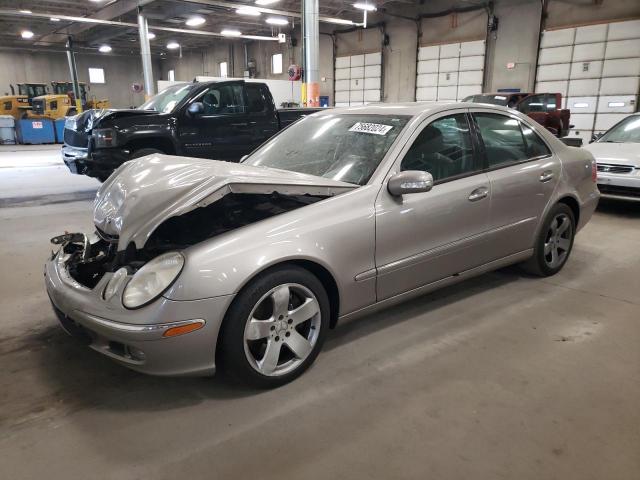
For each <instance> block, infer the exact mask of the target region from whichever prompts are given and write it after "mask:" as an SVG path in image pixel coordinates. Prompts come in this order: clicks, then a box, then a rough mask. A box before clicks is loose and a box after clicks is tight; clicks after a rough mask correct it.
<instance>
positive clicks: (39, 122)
mask: <svg viewBox="0 0 640 480" xmlns="http://www.w3.org/2000/svg"><path fill="white" fill-rule="evenodd" d="M17 127H18V129H17V130H18V132H17V133H18V140H19V141H20V143H28V144H31V145H40V144H43V143H56V132H55V128H54V126H53V120H50V119H48V118H23V119H21V120H18V124H17Z"/></svg>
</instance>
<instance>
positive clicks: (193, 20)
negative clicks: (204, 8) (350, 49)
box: [185, 17, 206, 27]
mask: <svg viewBox="0 0 640 480" xmlns="http://www.w3.org/2000/svg"><path fill="white" fill-rule="evenodd" d="M185 23H186V24H187V25H188V26H190V27H199V26H200V25H204V24H205V23H206V20H205V19H204V17H190V18H188V19H187V21H186V22H185Z"/></svg>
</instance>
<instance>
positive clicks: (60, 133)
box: [54, 118, 67, 143]
mask: <svg viewBox="0 0 640 480" xmlns="http://www.w3.org/2000/svg"><path fill="white" fill-rule="evenodd" d="M66 121H67V119H66V118H59V119H57V120H56V121H55V122H54V123H55V127H56V142H58V143H64V123H65V122H66Z"/></svg>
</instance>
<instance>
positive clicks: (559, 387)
mask: <svg viewBox="0 0 640 480" xmlns="http://www.w3.org/2000/svg"><path fill="white" fill-rule="evenodd" d="M25 155H26V156H28V154H25ZM42 155H43V156H44V157H47V158H49V159H50V162H45V163H46V164H45V165H44V166H43V165H42V164H41V163H38V162H35V164H34V165H33V166H30V167H26V168H24V167H23V166H21V168H19V169H18V168H16V164H17V165H22V164H21V163H20V162H18V161H16V154H14V153H10V152H5V153H0V186H2V188H0V261H1V265H2V278H1V279H0V307H1V310H0V311H1V312H2V317H1V318H2V331H1V333H0V365H1V366H2V368H1V369H0V478H11V479H14V480H15V479H34V478H48V479H58V478H60V479H62V478H64V479H70V478H73V479H75V478H79V479H80V478H81V479H86V478H95V479H98V478H100V479H101V478H108V479H119V480H120V479H133V478H153V479H163V478H167V479H175V478H209V479H215V478H260V479H269V478H295V479H301V478H304V479H314V478H318V479H327V478H334V479H340V478H345V479H346V478H348V479H353V478H375V479H385V480H386V479H392V478H393V479H416V478H428V479H430V480H433V479H446V480H451V479H465V480H467V479H471V478H473V479H500V478H504V479H519V480H523V479H535V480H540V479H545V480H547V479H563V480H566V479H580V480H588V479H593V480H603V479H607V480H614V479H620V480H629V479H632V478H638V477H639V476H640V408H639V406H640V204H631V205H630V204H623V203H611V202H606V203H603V204H602V205H601V207H600V209H599V211H598V212H597V213H596V215H595V216H594V218H593V220H592V221H591V223H590V224H589V225H588V226H587V227H586V228H585V229H584V230H583V231H582V232H581V233H580V235H579V236H578V237H577V241H576V244H575V249H574V251H573V255H572V258H571V259H570V261H569V263H568V264H567V266H566V267H565V269H564V270H563V271H562V272H561V273H560V274H559V275H557V276H555V277H553V278H549V279H544V280H541V279H536V278H530V277H527V276H524V275H522V274H520V273H519V271H518V270H517V269H507V270H503V271H500V272H496V273H492V274H488V275H484V276H482V277H479V278H477V279H474V280H471V281H468V282H466V283H463V284H460V285H457V286H455V287H452V288H447V289H445V290H442V291H439V292H436V293H434V294H431V295H428V296H425V297H423V298H420V299H417V300H414V301H412V302H409V303H406V304H404V305H402V306H400V307H396V308H393V309H390V310H387V311H384V312H382V313H379V314H377V315H372V316H369V317H366V318H362V319H359V320H355V321H351V322H348V323H347V322H345V323H343V324H342V325H340V326H339V327H338V329H336V330H335V331H333V332H331V334H330V336H329V338H328V340H327V342H326V344H325V347H324V349H323V352H322V353H321V355H320V357H319V358H318V360H317V361H316V364H315V365H314V366H313V367H312V368H311V369H310V370H309V371H308V372H307V373H306V374H305V375H303V376H302V377H301V378H300V379H298V380H297V381H295V382H294V383H293V384H290V385H287V386H285V387H283V388H280V389H278V390H274V391H267V392H262V391H261V392H256V391H251V390H247V389H245V388H242V387H239V386H236V385H233V384H230V383H229V382H227V381H223V380H222V379H220V378H214V379H210V378H209V379H207V378H204V379H203V378H195V379H164V378H154V377H147V376H144V375H140V374H136V373H134V372H131V371H128V370H126V369H124V368H122V367H120V366H118V365H115V364H113V363H111V362H110V361H108V360H107V359H105V358H103V357H101V356H100V355H98V354H97V353H95V352H93V351H91V350H89V349H86V348H84V347H82V346H80V345H78V344H76V343H75V342H74V341H73V339H71V338H69V337H67V336H66V335H65V334H64V333H63V332H62V331H61V329H60V328H59V327H58V326H57V325H56V320H55V318H54V315H53V313H52V312H51V310H50V307H49V304H48V300H47V296H46V294H45V291H44V288H43V281H42V265H43V261H44V258H45V257H46V255H47V253H48V252H49V251H50V247H49V245H48V239H49V237H51V236H53V235H55V234H58V233H60V232H62V231H64V230H70V231H74V230H88V229H91V204H90V201H89V200H87V197H89V196H91V195H92V190H95V187H96V184H95V182H93V181H91V180H88V179H85V178H82V177H77V176H72V175H70V174H67V173H66V172H65V171H64V167H61V166H60V165H59V164H58V165H56V160H55V158H56V155H57V152H56V151H51V150H49V151H48V153H44V154H42ZM2 167H5V168H2ZM45 175H46V176H47V177H49V178H51V179H52V180H51V181H52V182H54V183H56V182H58V181H60V182H61V183H60V185H54V187H55V188H49V187H47V186H46V185H45V184H44V183H46V182H42V179H43V178H44V177H43V176H45ZM8 179H10V180H8ZM4 185H12V190H11V193H10V194H8V195H5V190H4ZM77 192H79V193H77ZM22 197H24V198H26V199H28V202H26V203H22V202H21V200H20V199H21V198H22ZM74 198H79V199H80V201H69V200H73V199H74ZM7 199H9V200H7ZM24 205H26V206H24Z"/></svg>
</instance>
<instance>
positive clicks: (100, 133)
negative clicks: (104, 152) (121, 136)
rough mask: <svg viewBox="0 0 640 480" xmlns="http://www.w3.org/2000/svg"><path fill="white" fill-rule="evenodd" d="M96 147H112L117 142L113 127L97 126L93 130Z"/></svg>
mask: <svg viewBox="0 0 640 480" xmlns="http://www.w3.org/2000/svg"><path fill="white" fill-rule="evenodd" d="M93 141H94V145H95V146H96V148H107V147H114V146H115V145H116V144H117V140H116V131H115V130H114V129H113V128H98V129H96V130H94V131H93Z"/></svg>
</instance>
